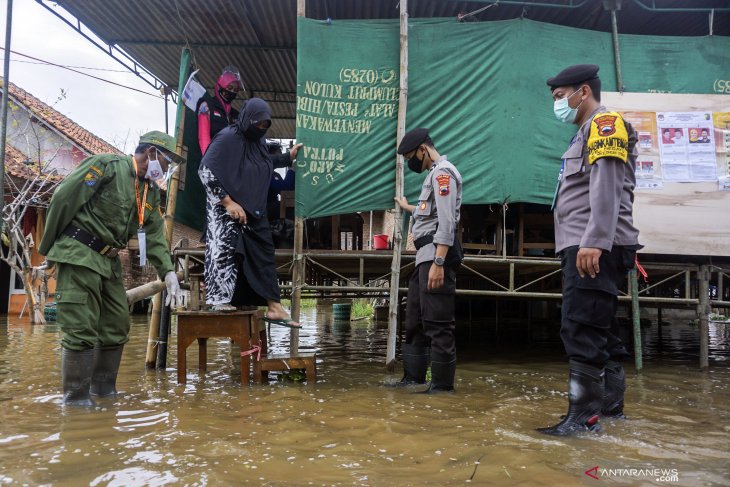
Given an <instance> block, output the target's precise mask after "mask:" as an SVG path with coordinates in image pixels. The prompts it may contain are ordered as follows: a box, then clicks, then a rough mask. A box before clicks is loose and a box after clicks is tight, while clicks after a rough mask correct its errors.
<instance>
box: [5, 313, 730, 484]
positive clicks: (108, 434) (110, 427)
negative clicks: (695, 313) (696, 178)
mask: <svg viewBox="0 0 730 487" xmlns="http://www.w3.org/2000/svg"><path fill="white" fill-rule="evenodd" d="M304 323H305V327H304V329H303V330H302V331H301V334H300V343H301V344H302V349H303V350H307V351H313V352H316V353H317V354H318V381H317V384H315V385H314V386H307V385H302V384H295V383H284V382H281V381H277V380H276V378H272V381H271V383H270V384H269V385H266V386H257V387H249V386H245V387H242V386H241V385H240V384H239V383H238V377H236V376H235V375H232V374H231V372H234V373H235V370H236V363H235V355H234V356H233V357H232V355H231V347H230V344H229V343H228V341H227V340H224V339H221V340H210V341H209V350H208V362H209V363H208V371H207V373H205V374H204V375H201V374H199V373H198V370H197V368H196V364H197V349H196V347H190V349H189V350H188V364H189V366H190V367H191V368H190V369H189V370H188V383H187V385H185V386H179V385H177V383H176V376H175V369H174V366H175V359H174V357H175V353H176V349H175V343H174V339H173V340H172V342H171V350H170V360H169V365H170V367H168V369H167V370H166V371H163V372H146V371H145V370H144V355H145V350H146V344H147V327H146V321H145V320H144V318H143V317H142V318H141V319H139V318H136V319H135V322H134V324H133V326H132V333H131V340H130V343H129V344H128V346H127V348H126V349H125V353H124V356H123V360H122V366H121V371H120V377H119V384H118V385H119V388H120V390H121V391H123V393H122V394H121V395H120V396H119V397H118V398H116V399H107V400H100V401H99V403H98V407H97V408H96V410H94V411H87V410H73V409H71V410H65V411H62V410H61V408H60V407H59V402H60V398H61V395H60V390H59V386H60V370H59V365H60V358H59V351H60V350H59V337H58V330H57V328H56V327H55V326H53V325H48V326H30V325H27V324H22V323H21V324H18V322H17V321H15V320H11V323H9V324H2V325H0V414H2V422H0V483H2V484H5V483H10V484H24V483H25V484H31V485H37V484H53V485H74V486H75V485H84V484H88V485H99V486H102V485H103V486H107V485H119V486H121V485H124V486H130V485H231V484H242V483H249V484H252V485H292V486H300V485H376V486H379V485H414V486H421V485H439V486H440V485H456V484H459V485H461V484H464V483H465V482H467V481H469V480H471V483H473V484H476V485H512V484H521V485H546V486H547V485H549V486H554V485H556V484H559V483H562V484H565V485H576V484H579V483H581V482H583V481H588V482H590V481H591V479H590V478H588V477H587V476H586V475H585V473H584V472H585V471H586V470H587V469H589V468H592V467H594V466H596V465H598V466H600V467H602V468H649V467H656V468H674V469H677V470H678V473H679V479H680V482H679V483H677V484H676V485H728V483H730V474H729V473H728V465H730V453H729V452H728V448H727V444H728V439H730V426H728V425H730V421H729V420H730V392H729V391H728V387H727V385H728V382H729V381H730V371H729V370H728V368H727V367H726V364H727V360H728V354H729V351H728V329H727V326H726V325H717V324H713V325H712V327H711V359H712V365H713V366H712V368H711V369H710V370H709V371H706V372H702V371H699V370H698V369H697V363H698V331H697V328H696V327H692V326H690V325H686V324H673V325H671V326H664V327H663V328H662V330H661V339H659V330H658V329H657V326H656V324H653V325H652V326H651V327H650V328H645V329H644V330H643V338H644V347H645V349H644V352H645V366H646V370H645V372H644V374H643V375H641V376H638V377H637V376H636V375H635V374H632V373H629V390H628V392H627V407H626V409H627V414H628V415H629V416H630V420H628V421H621V422H607V423H606V424H605V432H604V433H602V434H600V435H597V436H592V437H588V438H579V439H568V440H563V439H554V438H548V437H544V436H542V435H538V434H537V433H535V432H534V428H535V427H538V426H544V425H546V424H552V423H554V422H555V420H556V419H557V416H558V415H559V414H560V413H562V412H563V410H564V408H565V402H566V398H565V380H566V377H565V375H566V367H565V364H564V362H563V359H562V350H561V349H560V346H559V342H557V341H556V340H555V335H554V329H552V328H549V329H541V328H540V327H539V326H537V325H533V327H532V328H531V329H529V330H527V329H525V330H516V331H515V330H514V329H511V330H509V329H507V324H505V323H501V324H500V329H499V331H498V332H497V333H495V330H493V329H489V330H486V328H489V327H490V326H493V324H487V325H484V327H482V325H480V324H471V326H460V328H459V331H458V335H459V342H458V346H459V366H458V370H457V381H456V388H457V391H458V392H457V394H455V395H442V396H433V397H431V396H423V395H418V394H411V393H410V392H409V391H401V390H393V389H390V388H385V387H382V386H381V384H382V382H383V381H384V380H385V379H386V378H387V379H389V380H394V379H396V378H398V377H399V375H398V374H393V375H391V376H388V375H387V374H385V373H384V368H383V363H384V357H385V348H386V338H387V330H386V329H384V328H382V327H377V326H375V325H373V324H371V323H369V322H363V321H360V322H352V323H350V322H335V321H333V320H332V316H331V312H330V310H329V308H328V307H320V308H319V309H313V310H307V311H306V314H305V317H304ZM485 330H486V331H485ZM173 332H174V330H173ZM495 336H498V337H499V340H498V345H495V342H497V340H495V339H494V338H495ZM525 336H529V337H531V340H529V341H527V340H525V339H524V338H525ZM484 337H489V338H486V339H485V338H484ZM270 343H271V347H272V350H273V351H278V352H285V351H286V350H287V347H288V343H289V333H288V330H287V329H284V328H277V327H274V328H273V329H272V330H271V331H270ZM612 480H615V481H617V482H622V483H625V484H630V485H638V484H643V485H653V484H656V485H659V484H660V483H658V482H657V481H656V479H653V478H612Z"/></svg>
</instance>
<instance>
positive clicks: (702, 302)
mask: <svg viewBox="0 0 730 487" xmlns="http://www.w3.org/2000/svg"><path fill="white" fill-rule="evenodd" d="M697 283H698V286H697V292H698V293H699V296H698V301H699V304H698V305H697V319H698V321H699V323H700V368H701V369H706V368H707V367H709V365H710V358H709V348H710V325H709V321H708V320H709V314H710V268H709V267H708V266H706V265H703V266H700V269H699V271H698V272H697Z"/></svg>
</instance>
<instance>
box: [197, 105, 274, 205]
mask: <svg viewBox="0 0 730 487" xmlns="http://www.w3.org/2000/svg"><path fill="white" fill-rule="evenodd" d="M264 120H271V108H269V105H268V104H267V103H266V102H265V101H264V100H262V99H260V98H251V99H250V100H248V101H247V102H246V104H245V105H244V106H243V108H242V109H241V113H240V115H239V116H238V120H237V121H236V123H235V124H234V125H231V126H230V127H227V128H225V129H223V130H221V131H220V132H218V134H217V135H216V136H215V137H214V138H213V141H212V142H211V144H210V146H209V147H208V150H207V151H206V152H205V155H204V156H203V160H202V161H201V162H200V163H201V164H202V165H204V166H206V167H207V168H209V169H210V170H211V172H212V173H213V175H215V177H216V178H217V179H218V181H220V183H221V184H222V185H223V188H224V189H225V190H226V193H228V195H229V196H230V197H231V198H233V200H234V201H235V202H236V203H238V204H239V205H241V206H242V207H243V209H244V210H246V211H247V212H248V213H249V214H250V215H251V216H253V217H254V218H261V217H262V216H263V215H264V214H265V212H266V196H267V194H268V190H269V183H270V181H271V173H272V172H273V171H274V166H273V164H272V162H271V158H270V156H269V153H268V150H267V148H266V138H265V137H264V136H263V135H262V136H261V137H260V138H257V139H255V140H249V139H248V138H246V136H245V135H244V134H245V133H246V132H247V131H249V130H251V128H252V125H253V122H256V123H258V122H262V121H264Z"/></svg>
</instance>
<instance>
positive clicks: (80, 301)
mask: <svg viewBox="0 0 730 487" xmlns="http://www.w3.org/2000/svg"><path fill="white" fill-rule="evenodd" d="M177 162H182V161H181V159H180V158H179V156H177V154H175V140H174V139H173V138H172V137H170V136H169V135H167V134H164V133H162V132H149V133H147V134H145V135H143V136H142V138H141V139H140V141H139V146H138V147H137V149H136V150H135V154H134V155H133V156H118V155H115V154H99V155H96V156H91V157H88V158H86V159H84V160H83V161H81V163H80V164H79V166H78V167H77V168H76V169H75V170H73V171H72V172H71V173H70V174H69V175H68V176H66V178H65V179H64V180H63V182H62V183H61V184H60V185H59V186H58V188H56V191H55V193H54V195H53V198H52V199H51V203H50V206H49V208H48V215H47V218H46V228H45V233H44V234H43V238H42V240H41V243H40V246H39V248H38V250H39V252H40V253H41V254H42V255H45V256H47V258H48V261H49V263H50V264H56V265H57V267H58V269H57V270H58V274H57V280H58V281H57V286H56V302H57V311H56V313H57V321H58V324H59V326H60V327H61V330H62V332H63V338H62V340H61V345H62V348H63V355H62V360H61V369H62V377H63V392H64V397H63V402H64V404H73V405H81V406H92V405H93V404H94V402H93V401H92V399H91V397H90V395H96V396H110V395H114V394H116V379H117V372H118V371H119V362H120V361H121V358H122V349H123V347H124V344H125V343H126V342H127V340H128V339H129V338H128V333H129V307H128V305H127V296H126V291H125V289H124V284H123V282H122V265H121V262H120V260H119V257H118V256H117V254H118V253H119V250H121V249H123V248H125V247H126V245H127V242H128V240H129V237H130V236H132V235H134V234H135V232H136V233H137V236H138V238H139V241H140V261H142V260H143V258H144V259H146V258H148V259H149V260H150V262H151V263H152V264H153V265H154V266H155V267H156V269H157V273H158V275H159V277H160V278H161V279H164V281H165V284H166V286H167V292H168V299H167V302H166V303H165V304H166V305H169V304H172V305H173V306H176V304H177V301H178V299H180V284H179V283H178V280H177V276H176V275H175V272H174V267H173V264H172V259H171V257H170V252H169V249H168V246H167V241H166V239H165V228H164V225H163V220H162V213H161V210H160V190H159V188H158V186H157V184H155V183H154V181H155V180H158V179H160V178H162V177H164V176H165V174H166V173H167V171H168V169H169V165H170V164H171V163H177ZM140 263H142V262H140Z"/></svg>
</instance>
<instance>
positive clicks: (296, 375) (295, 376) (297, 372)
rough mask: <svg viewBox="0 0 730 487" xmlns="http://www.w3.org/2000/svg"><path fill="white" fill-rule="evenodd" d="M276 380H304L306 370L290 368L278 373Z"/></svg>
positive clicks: (305, 378)
mask: <svg viewBox="0 0 730 487" xmlns="http://www.w3.org/2000/svg"><path fill="white" fill-rule="evenodd" d="M278 380H279V381H281V382H305V381H306V380H307V371H306V370H304V369H291V370H287V371H285V372H282V373H281V374H279V377H278Z"/></svg>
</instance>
